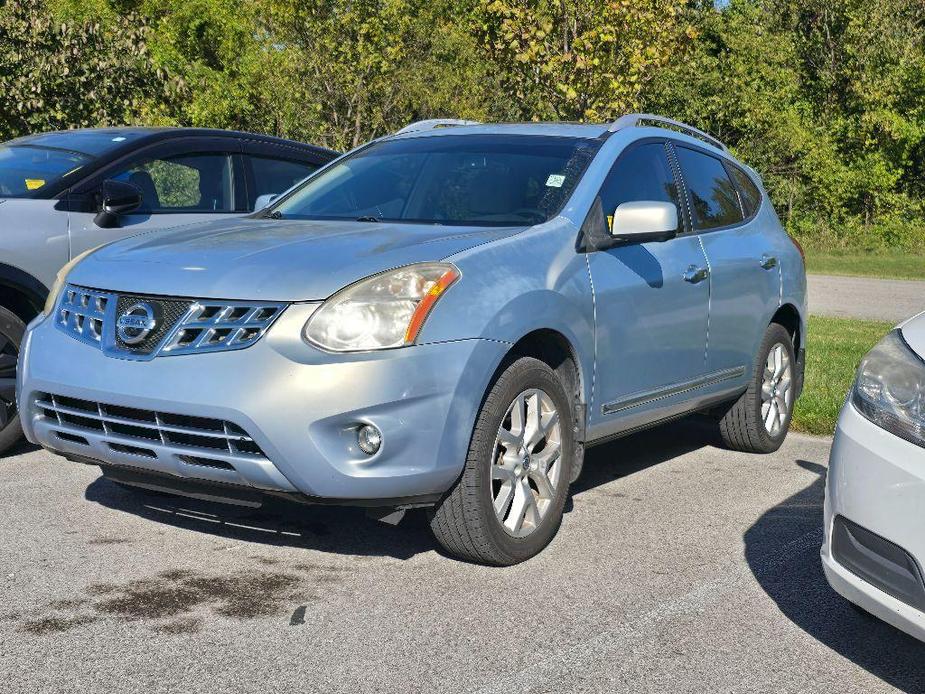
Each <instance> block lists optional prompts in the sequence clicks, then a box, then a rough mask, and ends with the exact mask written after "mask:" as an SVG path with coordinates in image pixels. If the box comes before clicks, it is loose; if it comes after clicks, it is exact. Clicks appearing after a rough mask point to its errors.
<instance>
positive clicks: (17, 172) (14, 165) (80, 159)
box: [0, 145, 93, 198]
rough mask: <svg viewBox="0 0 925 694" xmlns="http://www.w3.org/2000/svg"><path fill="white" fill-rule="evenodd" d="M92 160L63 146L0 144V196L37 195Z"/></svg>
mask: <svg viewBox="0 0 925 694" xmlns="http://www.w3.org/2000/svg"><path fill="white" fill-rule="evenodd" d="M92 159H93V158H92V157H90V156H88V155H86V154H81V153H79V152H71V151H68V150H63V149H49V148H47V147H35V146H32V145H0V197H3V198H32V197H39V196H41V191H42V189H43V188H47V187H48V186H49V185H50V184H52V183H55V182H57V181H58V180H59V179H61V178H63V177H64V176H66V175H67V174H69V173H73V172H75V171H77V170H78V169H81V168H83V167H84V166H86V165H87V164H88V163H89V162H91V161H92Z"/></svg>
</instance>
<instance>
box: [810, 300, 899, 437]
mask: <svg viewBox="0 0 925 694" xmlns="http://www.w3.org/2000/svg"><path fill="white" fill-rule="evenodd" d="M892 327H893V324H892V323H885V322H881V321H866V320H851V319H847V318H823V317H822V316H810V317H809V326H808V332H809V340H808V346H807V349H806V382H805V385H804V386H803V394H802V395H801V396H800V399H799V400H797V405H796V409H795V410H794V413H793V426H794V428H795V429H797V430H798V431H803V432H806V433H807V434H824V435H828V434H831V433H832V432H833V431H835V422H836V420H837V419H838V411H839V410H840V409H841V406H842V404H843V403H844V402H845V394H846V393H847V392H848V389H849V388H850V387H851V384H852V382H853V381H854V372H855V371H856V370H857V367H858V364H859V363H860V362H861V358H862V357H863V356H864V355H865V354H866V353H867V352H868V351H869V350H870V348H871V347H873V346H874V345H875V344H877V342H878V341H879V340H880V338H882V337H883V336H884V335H886V334H887V333H888V332H889V331H890V329H891V328H892Z"/></svg>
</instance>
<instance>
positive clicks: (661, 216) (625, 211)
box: [610, 200, 678, 243]
mask: <svg viewBox="0 0 925 694" xmlns="http://www.w3.org/2000/svg"><path fill="white" fill-rule="evenodd" d="M610 235H611V236H612V237H613V238H614V240H617V241H624V242H626V241H631V242H634V243H644V242H646V241H667V240H668V239H673V238H674V237H675V236H677V235H678V206H677V205H675V204H674V203H673V202H656V201H654V200H642V201H639V202H624V203H623V204H622V205H620V206H619V207H617V209H616V210H615V211H614V213H613V222H612V224H611V225H610Z"/></svg>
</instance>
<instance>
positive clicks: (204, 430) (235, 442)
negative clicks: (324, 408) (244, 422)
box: [35, 393, 266, 467]
mask: <svg viewBox="0 0 925 694" xmlns="http://www.w3.org/2000/svg"><path fill="white" fill-rule="evenodd" d="M35 408H36V409H37V410H38V411H39V412H41V413H42V414H43V415H44V416H45V417H46V418H48V419H50V420H53V421H54V422H57V423H58V424H59V425H60V426H61V427H62V428H66V431H65V432H64V436H63V437H62V438H64V439H65V440H68V438H67V437H69V436H70V437H73V436H74V433H73V430H74V429H75V428H76V429H78V430H79V429H83V430H86V431H88V432H95V433H97V434H103V435H104V436H112V437H116V438H118V439H119V442H117V443H109V444H108V445H109V446H110V447H111V448H112V449H113V450H115V451H117V452H123V453H136V454H138V455H148V456H154V453H153V451H151V450H150V449H148V448H146V447H145V444H146V443H147V444H148V445H150V444H152V443H154V444H160V445H163V446H168V447H171V448H175V449H178V450H181V451H183V452H184V453H186V454H187V455H188V456H193V457H196V454H197V453H202V454H204V455H203V456H202V457H200V458H198V459H199V460H206V461H210V462H212V461H213V459H212V458H210V457H209V454H210V453H211V454H212V455H215V454H217V453H220V454H222V455H229V456H234V457H236V458H242V457H243V458H251V459H252V458H263V459H266V455H265V454H264V452H263V451H262V450H261V448H260V446H259V445H258V444H257V443H256V442H255V441H254V439H252V438H251V437H250V435H249V434H248V433H247V432H246V431H244V430H243V429H242V428H241V427H239V426H237V425H236V424H233V423H232V422H228V421H225V420H222V419H211V418H209V417H197V416H191V415H183V414H174V413H170V412H155V411H152V410H141V409H136V408H133V407H123V406H120V405H107V404H105V403H101V402H93V401H90V400H81V399H79V398H70V397H65V396H62V395H54V394H46V393H42V394H40V395H39V396H38V397H37V398H36V400H35ZM57 435H58V436H59V437H61V432H57ZM125 439H133V443H137V444H138V445H137V446H136V445H129V444H127V443H126V442H125ZM219 462H221V461H219ZM198 464H201V465H203V464H207V463H202V462H200V463H198ZM213 465H214V462H213ZM225 465H227V464H225ZM228 467H231V466H230V465H229V466H228Z"/></svg>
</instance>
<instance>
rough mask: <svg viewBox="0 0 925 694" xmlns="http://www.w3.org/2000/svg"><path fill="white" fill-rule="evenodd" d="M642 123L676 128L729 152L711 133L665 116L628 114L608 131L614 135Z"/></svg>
mask: <svg viewBox="0 0 925 694" xmlns="http://www.w3.org/2000/svg"><path fill="white" fill-rule="evenodd" d="M642 123H654V124H655V125H656V127H665V126H668V128H669V129H671V128H674V129H675V130H678V131H680V132H682V133H684V134H685V135H690V136H691V137H696V138H697V139H698V140H703V141H704V142H706V143H707V144H708V145H712V146H714V147H716V148H717V149H720V150H722V151H724V152H728V151H729V148H728V147H726V145H724V144H723V143H722V142H720V141H719V140H718V139H716V138H715V137H713V136H712V135H710V133H705V132H704V131H703V130H698V129H697V128H695V127H693V126H692V125H688V124H687V123H682V122H681V121H677V120H673V119H671V118H665V116H656V115H654V114H652V113H627V114H626V115H625V116H620V117H619V118H618V119H617V120H615V121H614V122H613V123H612V124H611V125H610V127H609V128H608V130H609V131H610V132H612V133H615V132H617V131H618V130H623V129H624V128H635V127H637V126H639V125H640V124H642Z"/></svg>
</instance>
